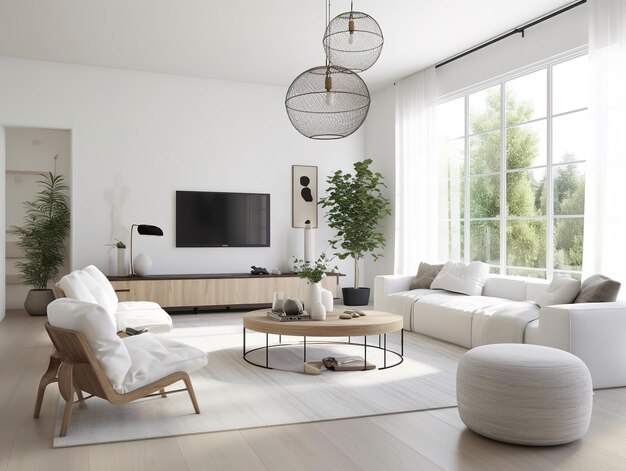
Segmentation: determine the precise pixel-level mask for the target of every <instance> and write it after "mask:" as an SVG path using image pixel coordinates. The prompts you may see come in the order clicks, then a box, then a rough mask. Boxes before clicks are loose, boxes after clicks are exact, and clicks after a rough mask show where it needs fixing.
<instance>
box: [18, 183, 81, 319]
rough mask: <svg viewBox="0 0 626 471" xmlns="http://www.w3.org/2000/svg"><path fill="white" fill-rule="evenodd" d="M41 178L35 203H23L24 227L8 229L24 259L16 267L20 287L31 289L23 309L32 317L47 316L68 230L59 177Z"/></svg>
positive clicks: (67, 206)
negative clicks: (20, 248)
mask: <svg viewBox="0 0 626 471" xmlns="http://www.w3.org/2000/svg"><path fill="white" fill-rule="evenodd" d="M41 176H42V179H41V180H39V181H38V182H37V183H38V185H39V187H40V191H39V192H38V193H37V194H36V196H35V199H34V200H33V201H26V202H24V206H25V208H26V215H25V216H24V223H23V224H22V225H21V226H12V227H11V233H12V234H15V235H17V236H18V237H19V241H18V245H19V246H20V247H22V248H23V249H24V256H25V258H26V261H24V262H18V263H17V264H16V266H17V268H18V270H19V271H20V273H21V274H22V284H24V285H26V286H32V288H33V289H31V290H30V291H29V292H28V295H27V297H26V301H25V302H24V308H25V309H26V312H28V313H29V314H31V315H35V316H44V315H46V308H47V306H48V304H49V303H50V302H51V301H52V300H54V294H53V293H52V290H51V289H48V282H49V281H50V280H52V279H54V278H56V277H57V275H58V274H59V269H60V267H61V265H63V260H64V259H65V238H66V237H67V235H68V233H69V230H70V200H69V196H68V190H69V188H68V186H67V185H66V184H65V183H64V181H63V177H62V176H61V175H54V174H53V173H52V172H49V173H47V174H42V175H41Z"/></svg>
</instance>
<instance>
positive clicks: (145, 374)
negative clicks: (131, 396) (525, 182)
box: [121, 332, 207, 393]
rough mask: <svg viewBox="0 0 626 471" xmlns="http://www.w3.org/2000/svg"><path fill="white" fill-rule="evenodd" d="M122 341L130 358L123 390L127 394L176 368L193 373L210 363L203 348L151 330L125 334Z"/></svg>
mask: <svg viewBox="0 0 626 471" xmlns="http://www.w3.org/2000/svg"><path fill="white" fill-rule="evenodd" d="M122 342H123V343H124V345H125V346H126V348H127V349H128V353H129V355H130V359H131V366H130V369H129V371H128V374H127V375H126V379H125V380H124V384H123V391H121V392H124V393H127V392H130V391H134V390H135V389H138V388H140V387H142V386H145V385H146V384H150V383H151V382H153V381H156V380H158V379H159V378H163V377H164V376H167V375H170V374H172V373H176V372H177V371H185V372H187V373H191V372H192V371H195V370H197V369H199V368H202V367H204V366H205V365H206V364H207V354H206V353H205V352H203V351H202V350H198V349H197V348H195V347H192V346H191V345H187V344H184V343H182V342H178V341H176V340H172V339H168V338H165V337H158V336H156V335H153V334H151V333H149V332H148V333H145V334H141V335H134V336H132V337H126V338H125V339H122Z"/></svg>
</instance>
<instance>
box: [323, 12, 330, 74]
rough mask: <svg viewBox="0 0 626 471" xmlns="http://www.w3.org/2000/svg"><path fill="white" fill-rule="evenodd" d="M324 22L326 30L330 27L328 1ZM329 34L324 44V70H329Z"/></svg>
mask: <svg viewBox="0 0 626 471" xmlns="http://www.w3.org/2000/svg"><path fill="white" fill-rule="evenodd" d="M324 20H325V23H326V24H325V25H324V30H327V29H328V27H329V26H330V0H328V3H327V4H326V17H325V18H324ZM330 36H331V35H330V34H329V35H328V41H327V42H326V70H327V71H328V70H330V69H329V68H330V59H329V57H330Z"/></svg>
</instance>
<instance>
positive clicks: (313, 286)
mask: <svg viewBox="0 0 626 471" xmlns="http://www.w3.org/2000/svg"><path fill="white" fill-rule="evenodd" d="M302 302H303V304H304V310H305V311H307V312H308V313H309V315H311V313H310V312H309V311H311V309H313V306H315V305H316V304H318V303H321V302H322V286H321V284H320V283H309V282H308V281H307V283H306V285H305V287H304V299H303V300H302Z"/></svg>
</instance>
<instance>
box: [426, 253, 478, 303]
mask: <svg viewBox="0 0 626 471" xmlns="http://www.w3.org/2000/svg"><path fill="white" fill-rule="evenodd" d="M488 276H489V265H487V264H486V263H484V262H478V261H475V262H470V263H468V264H467V265H466V264H465V263H463V262H446V263H445V265H444V266H443V268H442V269H441V271H440V272H439V274H438V275H437V277H436V278H435V279H434V280H433V282H432V284H431V285H430V288H431V289H445V290H446V291H452V292H454V293H461V294H468V295H470V296H480V294H481V293H482V291H483V286H484V285H485V281H487V277H488Z"/></svg>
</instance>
